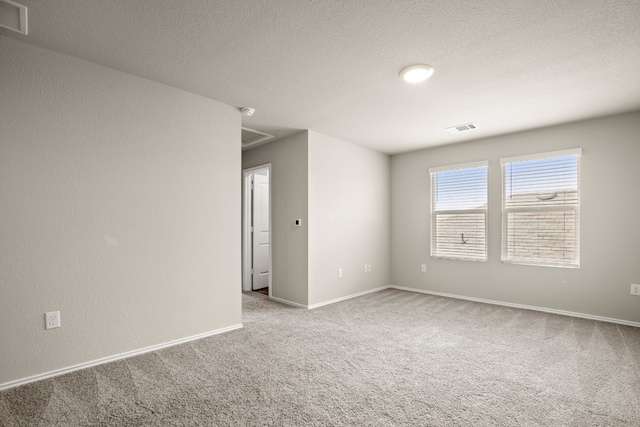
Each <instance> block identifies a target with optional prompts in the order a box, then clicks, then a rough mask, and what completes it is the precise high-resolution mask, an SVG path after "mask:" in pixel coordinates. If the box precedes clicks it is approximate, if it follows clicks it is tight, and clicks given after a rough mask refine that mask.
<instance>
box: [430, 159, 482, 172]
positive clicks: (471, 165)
mask: <svg viewBox="0 0 640 427" xmlns="http://www.w3.org/2000/svg"><path fill="white" fill-rule="evenodd" d="M481 167H487V168H488V167H489V160H481V161H478V162H470V163H460V164H457V165H450V166H436V167H433V168H429V173H436V172H445V171H450V170H456V169H473V168H481Z"/></svg>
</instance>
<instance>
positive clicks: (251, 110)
mask: <svg viewBox="0 0 640 427" xmlns="http://www.w3.org/2000/svg"><path fill="white" fill-rule="evenodd" d="M240 111H242V114H244V115H245V116H253V113H255V112H256V110H255V109H254V108H251V107H242V110H240Z"/></svg>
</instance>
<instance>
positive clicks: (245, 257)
mask: <svg viewBox="0 0 640 427" xmlns="http://www.w3.org/2000/svg"><path fill="white" fill-rule="evenodd" d="M263 169H267V171H268V174H269V297H271V293H272V287H271V281H272V279H273V237H272V236H273V215H272V207H271V206H272V203H271V187H272V185H271V180H272V177H271V163H265V164H263V165H259V166H254V167H251V168H247V169H243V171H242V192H243V195H242V290H243V291H251V257H252V254H251V248H252V241H251V215H252V212H251V176H252V175H253V173H254V172H255V171H257V170H263Z"/></svg>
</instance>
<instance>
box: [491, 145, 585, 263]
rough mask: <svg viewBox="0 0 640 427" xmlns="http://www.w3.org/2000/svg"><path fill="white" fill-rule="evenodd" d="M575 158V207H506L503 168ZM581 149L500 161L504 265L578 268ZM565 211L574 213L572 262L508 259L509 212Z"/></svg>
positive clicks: (501, 249)
mask: <svg viewBox="0 0 640 427" xmlns="http://www.w3.org/2000/svg"><path fill="white" fill-rule="evenodd" d="M568 156H577V171H576V192H577V204H576V205H575V206H571V205H568V206H566V205H565V206H545V205H542V206H537V207H535V206H534V207H532V206H529V207H515V208H513V207H511V208H508V207H506V197H507V193H506V180H507V177H506V175H505V166H506V165H507V164H511V163H517V162H526V161H534V160H544V159H553V158H559V157H568ZM581 157H582V148H573V149H567V150H558V151H549V152H544V153H536V154H529V155H524V156H515V157H505V158H501V159H500V170H501V183H502V219H501V221H502V235H501V239H500V240H501V248H500V261H501V262H502V263H504V264H517V265H531V266H540V267H561V268H580V208H581V200H580V194H581V189H580V168H581V163H582V162H581ZM557 211H566V212H574V215H575V225H574V236H573V237H574V242H573V243H574V258H573V262H548V261H542V260H539V259H538V260H523V259H509V258H508V233H509V227H508V222H509V221H508V213H510V212H523V213H535V212H557Z"/></svg>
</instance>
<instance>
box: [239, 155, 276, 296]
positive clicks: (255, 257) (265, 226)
mask: <svg viewBox="0 0 640 427" xmlns="http://www.w3.org/2000/svg"><path fill="white" fill-rule="evenodd" d="M243 189H244V197H243V200H242V202H243V203H242V204H243V209H242V216H243V221H242V235H243V242H242V243H243V251H242V266H243V267H242V290H243V291H257V290H261V289H262V290H264V289H267V290H268V295H269V296H271V276H272V275H271V164H266V165H262V166H257V167H254V168H249V169H245V170H244V171H243Z"/></svg>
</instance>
